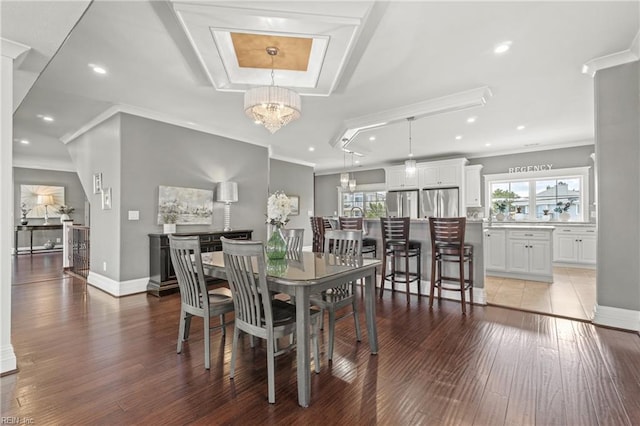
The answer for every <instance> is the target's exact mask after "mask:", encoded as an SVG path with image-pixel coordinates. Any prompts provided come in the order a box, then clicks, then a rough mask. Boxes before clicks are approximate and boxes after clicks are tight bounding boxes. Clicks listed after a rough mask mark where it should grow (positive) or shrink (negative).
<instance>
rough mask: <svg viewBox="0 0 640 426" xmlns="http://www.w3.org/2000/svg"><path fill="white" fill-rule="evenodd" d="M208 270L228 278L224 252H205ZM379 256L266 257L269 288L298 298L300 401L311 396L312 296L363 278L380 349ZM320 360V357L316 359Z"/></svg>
mask: <svg viewBox="0 0 640 426" xmlns="http://www.w3.org/2000/svg"><path fill="white" fill-rule="evenodd" d="M202 263H203V267H204V272H205V274H208V275H211V276H213V277H217V278H222V279H226V272H225V268H224V257H223V253H222V252H220V251H218V252H209V253H202ZM380 265H381V261H380V260H378V259H371V258H364V257H362V256H337V255H333V254H328V253H327V254H325V253H314V252H306V251H303V252H296V253H295V254H293V255H292V254H290V255H288V257H287V259H284V260H279V261H271V260H267V284H268V287H269V290H272V291H275V292H279V293H286V294H288V295H290V296H291V297H292V298H293V299H294V300H295V305H296V339H297V346H296V351H297V379H298V403H299V404H300V406H302V407H308V406H309V401H310V399H311V366H310V363H311V360H310V342H309V340H310V335H309V329H310V317H309V304H310V302H309V297H310V296H311V295H312V294H317V293H320V292H322V291H324V290H327V289H330V288H332V287H335V286H337V285H339V284H342V283H345V282H349V281H354V280H359V279H361V278H364V296H365V297H364V300H365V312H366V321H367V335H368V339H369V348H370V349H371V353H372V354H377V353H378V331H377V328H376V305H375V283H376V279H375V274H376V272H375V271H376V267H378V266H380ZM316 362H319V360H316Z"/></svg>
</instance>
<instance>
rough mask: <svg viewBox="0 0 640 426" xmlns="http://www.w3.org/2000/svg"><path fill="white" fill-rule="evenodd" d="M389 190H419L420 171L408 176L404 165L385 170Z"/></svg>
mask: <svg viewBox="0 0 640 426" xmlns="http://www.w3.org/2000/svg"><path fill="white" fill-rule="evenodd" d="M385 173H386V182H387V190H397V189H417V188H418V173H419V172H418V170H416V172H415V173H414V174H413V175H412V176H407V175H406V173H405V170H404V165H402V166H395V167H388V168H386V169H385Z"/></svg>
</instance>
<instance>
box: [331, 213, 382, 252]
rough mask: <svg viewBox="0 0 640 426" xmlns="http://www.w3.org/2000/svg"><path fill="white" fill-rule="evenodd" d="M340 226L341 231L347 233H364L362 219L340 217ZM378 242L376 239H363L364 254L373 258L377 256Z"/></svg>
mask: <svg viewBox="0 0 640 426" xmlns="http://www.w3.org/2000/svg"><path fill="white" fill-rule="evenodd" d="M338 224H339V226H340V229H344V230H345V231H364V221H363V220H362V217H347V216H340V217H339V218H338ZM376 245H377V240H376V239H375V238H363V239H362V254H372V255H373V257H376V255H377V248H376Z"/></svg>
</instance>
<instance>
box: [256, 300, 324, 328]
mask: <svg viewBox="0 0 640 426" xmlns="http://www.w3.org/2000/svg"><path fill="white" fill-rule="evenodd" d="M271 308H272V309H271V312H272V314H273V325H274V326H278V325H282V324H284V323H288V322H294V321H295V320H296V305H294V304H292V303H288V302H285V301H284V300H278V299H272V300H271ZM319 312H320V311H318V310H317V309H314V308H310V309H309V313H310V315H314V314H317V313H319ZM263 322H264V319H263Z"/></svg>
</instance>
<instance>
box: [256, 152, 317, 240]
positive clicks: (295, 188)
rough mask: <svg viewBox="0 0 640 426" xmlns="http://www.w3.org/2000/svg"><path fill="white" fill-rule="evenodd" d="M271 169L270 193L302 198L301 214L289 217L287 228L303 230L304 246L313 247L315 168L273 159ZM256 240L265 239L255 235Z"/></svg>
mask: <svg viewBox="0 0 640 426" xmlns="http://www.w3.org/2000/svg"><path fill="white" fill-rule="evenodd" d="M269 164H270V169H269V192H271V193H273V192H276V191H284V192H285V193H286V194H287V195H297V196H299V197H300V214H299V215H298V216H289V223H288V224H287V228H303V229H304V230H305V231H304V245H309V246H310V245H311V244H312V243H313V238H312V235H311V224H310V222H309V212H311V213H312V214H313V211H314V205H313V167H308V166H302V165H300V164H295V163H289V162H287V161H282V160H275V159H271V160H270V162H269ZM254 238H255V239H261V238H263V236H262V235H255V236H254Z"/></svg>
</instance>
